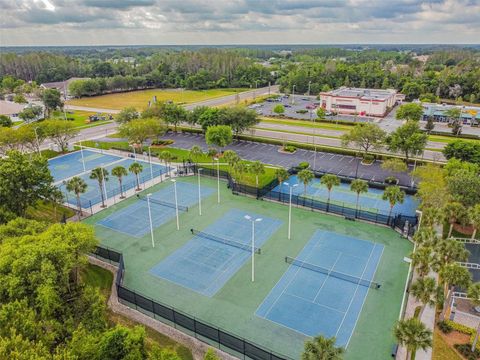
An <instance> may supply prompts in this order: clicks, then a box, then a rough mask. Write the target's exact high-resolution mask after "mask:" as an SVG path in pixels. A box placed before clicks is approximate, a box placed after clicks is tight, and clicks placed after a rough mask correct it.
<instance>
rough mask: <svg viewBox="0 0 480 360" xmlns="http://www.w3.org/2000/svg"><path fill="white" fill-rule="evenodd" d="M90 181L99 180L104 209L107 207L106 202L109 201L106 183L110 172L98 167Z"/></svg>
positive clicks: (91, 175)
mask: <svg viewBox="0 0 480 360" xmlns="http://www.w3.org/2000/svg"><path fill="white" fill-rule="evenodd" d="M90 179H94V180H97V182H98V188H99V190H100V196H101V198H102V207H105V201H106V200H107V199H105V196H106V195H107V194H104V186H106V184H105V181H107V180H108V171H107V170H106V169H104V168H101V167H97V168H95V169H93V170H92V172H91V173H90Z"/></svg>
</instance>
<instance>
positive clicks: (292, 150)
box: [283, 145, 297, 153]
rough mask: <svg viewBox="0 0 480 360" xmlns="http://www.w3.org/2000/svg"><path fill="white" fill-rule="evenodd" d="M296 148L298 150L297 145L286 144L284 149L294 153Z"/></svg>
mask: <svg viewBox="0 0 480 360" xmlns="http://www.w3.org/2000/svg"><path fill="white" fill-rule="evenodd" d="M296 150H297V148H296V147H295V146H293V145H285V146H284V147H283V151H287V152H289V153H293V152H295V151H296Z"/></svg>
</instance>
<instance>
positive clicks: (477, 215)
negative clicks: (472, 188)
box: [468, 204, 480, 239]
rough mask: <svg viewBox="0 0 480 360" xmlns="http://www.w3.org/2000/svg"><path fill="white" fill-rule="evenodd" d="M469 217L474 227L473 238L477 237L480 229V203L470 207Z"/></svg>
mask: <svg viewBox="0 0 480 360" xmlns="http://www.w3.org/2000/svg"><path fill="white" fill-rule="evenodd" d="M468 217H469V220H470V224H471V225H472V227H473V232H472V239H475V236H476V235H477V231H478V229H480V204H477V205H475V206H473V207H472V208H470V210H469V211H468Z"/></svg>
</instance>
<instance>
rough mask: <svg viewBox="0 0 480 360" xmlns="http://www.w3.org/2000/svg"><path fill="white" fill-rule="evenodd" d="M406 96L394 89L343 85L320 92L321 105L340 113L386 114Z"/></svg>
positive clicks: (330, 110)
mask: <svg viewBox="0 0 480 360" xmlns="http://www.w3.org/2000/svg"><path fill="white" fill-rule="evenodd" d="M404 99H405V96H404V95H403V94H398V93H397V91H396V90H393V89H387V90H382V89H360V88H347V87H341V88H339V89H336V90H332V91H328V92H321V93H320V106H321V107H323V108H324V109H325V110H326V111H329V112H335V113H338V114H347V115H360V116H379V117H383V116H385V115H386V114H387V113H388V112H389V111H390V110H391V109H392V108H393V107H394V106H395V104H396V103H397V101H403V100H404Z"/></svg>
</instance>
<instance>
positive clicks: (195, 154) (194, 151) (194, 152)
mask: <svg viewBox="0 0 480 360" xmlns="http://www.w3.org/2000/svg"><path fill="white" fill-rule="evenodd" d="M189 155H190V158H191V159H192V160H193V161H194V162H198V161H196V160H197V159H198V158H200V157H201V156H202V155H203V151H202V149H201V148H200V146H197V145H194V146H192V148H191V149H190V152H189Z"/></svg>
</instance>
